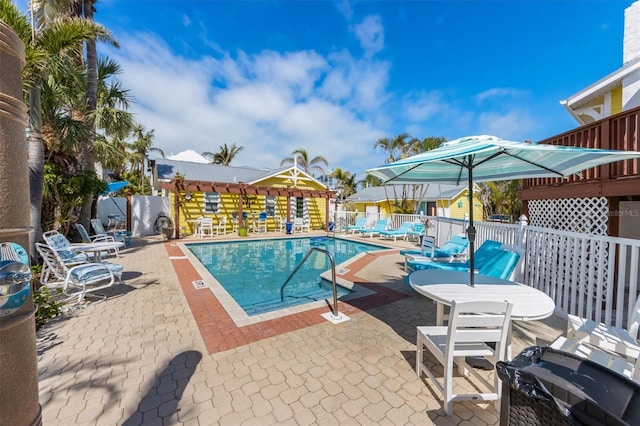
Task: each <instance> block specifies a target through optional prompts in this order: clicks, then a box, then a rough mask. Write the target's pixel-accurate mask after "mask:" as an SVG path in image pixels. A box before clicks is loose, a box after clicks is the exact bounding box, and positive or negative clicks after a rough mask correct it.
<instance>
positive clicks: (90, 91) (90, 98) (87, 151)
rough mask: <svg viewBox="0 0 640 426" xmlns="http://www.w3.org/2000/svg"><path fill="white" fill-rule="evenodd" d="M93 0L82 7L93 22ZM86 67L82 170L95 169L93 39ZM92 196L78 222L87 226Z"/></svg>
mask: <svg viewBox="0 0 640 426" xmlns="http://www.w3.org/2000/svg"><path fill="white" fill-rule="evenodd" d="M94 2H95V0H84V1H83V9H84V17H85V19H87V20H89V21H92V22H93V4H94ZM86 54H87V58H86V68H87V93H86V108H87V109H86V115H85V120H86V122H87V124H88V125H89V127H90V129H91V130H90V132H89V136H88V137H87V141H86V143H85V144H82V145H81V147H80V155H79V159H80V165H81V167H82V168H83V169H84V170H95V168H96V166H95V155H94V153H93V145H94V143H95V140H96V136H95V123H94V120H93V113H94V111H95V110H96V104H97V96H98V95H97V92H98V54H97V51H96V41H95V39H91V40H88V41H87V42H86ZM94 198H95V197H94V196H90V197H87V200H86V202H85V205H84V206H83V207H82V209H81V211H80V218H79V222H80V223H82V224H84V225H85V227H87V228H88V226H89V222H90V220H91V217H92V216H93V214H92V213H93V211H92V208H93V201H94Z"/></svg>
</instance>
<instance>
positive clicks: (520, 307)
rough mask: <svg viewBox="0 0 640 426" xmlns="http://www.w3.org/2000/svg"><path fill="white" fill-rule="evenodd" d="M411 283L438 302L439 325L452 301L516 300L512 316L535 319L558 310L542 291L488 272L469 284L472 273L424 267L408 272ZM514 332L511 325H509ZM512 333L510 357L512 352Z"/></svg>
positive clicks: (421, 292) (524, 319) (437, 319)
mask: <svg viewBox="0 0 640 426" xmlns="http://www.w3.org/2000/svg"><path fill="white" fill-rule="evenodd" d="M409 284H410V285H411V287H412V288H413V289H414V290H416V291H417V292H418V293H420V294H422V295H423V296H426V297H428V298H429V299H432V300H433V301H435V302H436V304H437V305H436V324H437V325H442V324H443V323H444V306H445V305H447V306H450V305H451V302H452V301H454V300H455V301H456V302H470V301H478V300H498V301H501V300H508V301H510V302H512V303H513V310H512V312H511V319H514V320H519V321H534V320H540V319H544V318H547V317H550V316H551V314H553V311H554V309H555V303H554V302H553V300H552V299H551V298H550V297H549V296H547V295H546V294H545V293H543V292H541V291H540V290H536V289H535V288H533V287H529V286H526V285H523V284H519V283H517V282H514V281H509V280H502V279H499V278H493V277H488V276H485V275H478V274H476V276H475V286H474V287H471V286H469V272H465V271H439V270H433V269H431V270H429V269H424V270H420V271H416V272H413V273H412V274H411V275H409ZM509 331H511V328H509ZM510 342H511V332H509V352H508V353H509V358H510V357H511V356H510V353H511V343H510Z"/></svg>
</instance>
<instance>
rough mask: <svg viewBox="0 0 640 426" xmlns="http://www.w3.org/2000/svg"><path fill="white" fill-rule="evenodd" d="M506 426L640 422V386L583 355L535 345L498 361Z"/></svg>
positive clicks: (637, 423) (503, 417) (502, 413)
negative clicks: (506, 360)
mask: <svg viewBox="0 0 640 426" xmlns="http://www.w3.org/2000/svg"><path fill="white" fill-rule="evenodd" d="M496 369H497V373H498V376H499V377H500V379H501V380H502V383H503V386H502V401H501V405H500V425H501V426H505V425H598V426H604V425H614V426H615V425H640V385H639V384H638V383H636V382H634V381H632V380H629V379H628V378H626V377H624V376H622V375H620V374H618V373H616V372H614V371H613V370H610V369H608V368H606V367H603V366H601V365H600V364H596V363H595V362H593V361H590V360H587V359H584V358H580V357H578V356H577V355H574V354H570V353H566V352H562V351H558V350H555V349H552V348H549V347H540V346H532V347H530V348H527V349H525V350H524V351H522V352H521V353H520V354H519V355H518V356H517V357H515V358H514V359H513V360H512V361H511V362H498V363H497V364H496Z"/></svg>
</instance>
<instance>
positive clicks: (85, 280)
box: [36, 243, 123, 303]
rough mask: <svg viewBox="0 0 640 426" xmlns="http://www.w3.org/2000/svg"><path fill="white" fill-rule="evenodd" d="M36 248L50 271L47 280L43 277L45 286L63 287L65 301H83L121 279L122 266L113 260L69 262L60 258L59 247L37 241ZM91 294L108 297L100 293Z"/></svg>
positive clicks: (45, 266)
mask: <svg viewBox="0 0 640 426" xmlns="http://www.w3.org/2000/svg"><path fill="white" fill-rule="evenodd" d="M36 250H37V251H38V253H39V254H40V256H41V257H42V259H43V270H44V269H46V270H47V271H48V277H47V279H44V277H41V283H42V285H44V286H45V287H47V288H50V289H60V290H62V293H63V294H64V296H65V297H64V299H63V300H65V301H68V300H72V299H76V298H77V300H76V303H82V301H83V300H84V299H85V297H87V296H88V295H89V293H93V292H95V291H97V290H101V289H104V288H107V287H110V286H112V285H113V284H115V282H116V280H115V279H116V278H118V282H121V280H122V271H123V267H122V266H121V265H116V264H114V263H110V262H101V263H89V262H79V263H67V262H64V261H63V260H62V259H61V258H60V256H59V254H58V252H57V251H56V250H54V249H53V248H51V247H50V246H48V245H47V244H42V243H36ZM92 296H96V297H99V298H103V299H104V298H106V296H104V295H99V294H92Z"/></svg>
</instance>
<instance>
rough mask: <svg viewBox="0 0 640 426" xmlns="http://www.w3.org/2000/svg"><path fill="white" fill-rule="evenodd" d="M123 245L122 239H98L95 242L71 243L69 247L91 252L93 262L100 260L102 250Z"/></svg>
mask: <svg viewBox="0 0 640 426" xmlns="http://www.w3.org/2000/svg"><path fill="white" fill-rule="evenodd" d="M122 247H124V242H123V241H100V242H96V243H82V244H71V248H72V249H74V250H78V251H83V252H87V253H92V254H93V261H94V262H101V261H102V252H105V251H109V250H113V249H119V248H122Z"/></svg>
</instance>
